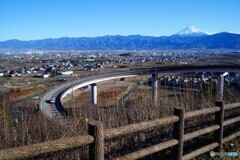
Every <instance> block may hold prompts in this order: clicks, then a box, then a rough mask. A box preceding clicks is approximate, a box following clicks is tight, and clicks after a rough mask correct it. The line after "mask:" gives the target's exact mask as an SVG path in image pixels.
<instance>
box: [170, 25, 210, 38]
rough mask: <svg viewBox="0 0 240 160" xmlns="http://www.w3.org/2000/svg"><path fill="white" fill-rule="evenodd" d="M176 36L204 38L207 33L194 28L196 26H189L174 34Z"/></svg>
mask: <svg viewBox="0 0 240 160" xmlns="http://www.w3.org/2000/svg"><path fill="white" fill-rule="evenodd" d="M174 35H178V36H204V35H208V33H207V32H205V31H203V30H202V29H200V28H198V27H196V26H189V27H187V28H184V29H183V30H181V31H180V32H178V33H176V34H174Z"/></svg>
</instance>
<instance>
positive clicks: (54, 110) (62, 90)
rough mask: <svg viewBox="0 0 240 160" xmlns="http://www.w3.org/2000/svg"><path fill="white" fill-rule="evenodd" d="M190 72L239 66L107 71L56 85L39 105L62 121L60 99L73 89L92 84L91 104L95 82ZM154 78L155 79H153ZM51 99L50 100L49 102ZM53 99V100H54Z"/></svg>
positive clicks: (238, 68) (48, 115) (234, 69)
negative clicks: (106, 72)
mask: <svg viewBox="0 0 240 160" xmlns="http://www.w3.org/2000/svg"><path fill="white" fill-rule="evenodd" d="M191 72H212V73H223V72H233V73H239V72H240V66H238V65H235V66H224V65H218V66H216V65H214V66H175V67H154V68H139V69H130V70H125V71H118V72H114V73H108V74H103V75H98V76H92V77H89V78H84V79H80V80H76V81H73V82H69V83H66V84H63V85H61V86H58V87H56V88H54V89H52V90H50V91H49V92H48V93H47V94H45V95H44V96H43V97H42V98H41V99H40V101H39V106H40V109H41V111H42V112H43V113H44V115H45V116H46V118H47V119H48V120H51V121H56V122H59V121H62V120H64V118H65V116H64V115H65V113H64V109H63V108H62V105H61V100H62V99H63V98H64V97H66V96H67V95H70V94H72V93H73V92H74V90H76V89H79V88H82V87H84V86H87V85H92V100H93V104H95V103H96V93H95V92H96V91H97V90H96V88H95V89H93V87H96V84H97V83H99V82H103V81H107V80H113V79H119V78H127V77H136V76H142V75H152V77H153V78H156V77H157V76H156V75H158V74H168V73H191ZM155 80H156V79H155ZM153 82H154V85H155V87H154V85H153V88H155V89H154V90H153V92H152V94H153V97H154V98H153V99H154V100H156V98H157V95H156V93H157V92H156V90H157V87H156V86H157V83H155V81H153ZM51 100H52V102H50V101H51ZM54 101H55V102H54Z"/></svg>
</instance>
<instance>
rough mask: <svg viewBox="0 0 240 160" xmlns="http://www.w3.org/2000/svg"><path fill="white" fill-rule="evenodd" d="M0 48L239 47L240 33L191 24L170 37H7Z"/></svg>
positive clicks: (0, 43) (0, 44)
mask: <svg viewBox="0 0 240 160" xmlns="http://www.w3.org/2000/svg"><path fill="white" fill-rule="evenodd" d="M0 49H13V50H24V49H33V50H34V49H36V50H108V49H109V50H110V49H111V50H117V49H240V34H234V33H228V32H221V33H216V34H212V35H210V34H208V33H207V32H204V31H202V30H201V29H199V28H197V27H195V26H191V27H187V28H185V29H184V30H182V31H180V32H178V33H177V34H173V35H171V36H161V37H153V36H141V35H130V36H120V35H116V36H102V37H92V38H90V37H80V38H68V37H63V38H57V39H52V38H49V39H43V40H30V41H20V40H8V41H3V42H0Z"/></svg>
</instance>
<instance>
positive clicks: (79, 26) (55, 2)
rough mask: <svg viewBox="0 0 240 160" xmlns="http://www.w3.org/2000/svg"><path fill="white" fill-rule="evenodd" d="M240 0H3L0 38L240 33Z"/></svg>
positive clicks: (1, 3)
mask: <svg viewBox="0 0 240 160" xmlns="http://www.w3.org/2000/svg"><path fill="white" fill-rule="evenodd" d="M239 8H240V1H239V0H0V41H3V40H8V39H20V40H30V39H44V38H50V37H51V38H59V37H66V36H67V37H83V36H85V37H94V36H103V35H133V34H141V35H150V36H163V35H171V34H174V33H176V32H178V31H179V30H181V29H183V28H185V27H187V26H190V25H195V26H198V27H199V28H201V29H203V30H206V31H208V32H221V31H232V32H240V9H239Z"/></svg>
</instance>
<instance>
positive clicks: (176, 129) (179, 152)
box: [173, 107, 184, 160]
mask: <svg viewBox="0 0 240 160" xmlns="http://www.w3.org/2000/svg"><path fill="white" fill-rule="evenodd" d="M174 115H175V116H178V117H179V121H177V122H175V123H174V124H173V138H174V139H177V140H178V141H179V143H178V144H177V145H176V146H175V147H174V153H173V159H175V160H182V158H183V136H184V109H182V108H179V107H175V108H174Z"/></svg>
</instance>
